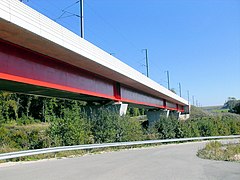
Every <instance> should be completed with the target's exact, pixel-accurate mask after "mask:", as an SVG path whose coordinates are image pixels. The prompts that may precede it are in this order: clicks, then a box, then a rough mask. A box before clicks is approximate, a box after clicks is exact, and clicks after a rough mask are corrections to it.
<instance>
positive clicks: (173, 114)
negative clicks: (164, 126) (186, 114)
mask: <svg viewBox="0 0 240 180" xmlns="http://www.w3.org/2000/svg"><path fill="white" fill-rule="evenodd" d="M169 115H170V116H172V117H176V118H177V119H178V120H179V119H180V115H181V112H179V111H170V113H169Z"/></svg>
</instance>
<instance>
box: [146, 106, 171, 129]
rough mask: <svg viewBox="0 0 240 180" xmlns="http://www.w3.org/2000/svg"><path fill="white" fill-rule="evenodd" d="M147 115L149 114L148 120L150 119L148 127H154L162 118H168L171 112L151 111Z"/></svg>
mask: <svg viewBox="0 0 240 180" xmlns="http://www.w3.org/2000/svg"><path fill="white" fill-rule="evenodd" d="M146 114H147V119H148V125H149V126H152V125H153V124H154V122H156V121H159V120H160V117H166V118H168V116H169V110H163V109H154V110H153V109H149V110H148V111H147V113H146Z"/></svg>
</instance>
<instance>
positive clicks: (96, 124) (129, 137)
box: [91, 109, 143, 143]
mask: <svg viewBox="0 0 240 180" xmlns="http://www.w3.org/2000/svg"><path fill="white" fill-rule="evenodd" d="M91 122H92V132H93V135H94V140H95V142H96V143H103V142H120V141H134V140H141V139H142V138H143V131H142V128H141V125H140V123H139V122H137V121H135V120H133V119H131V118H130V117H128V116H124V117H120V116H119V115H118V114H117V113H114V112H112V111H110V110H106V109H105V110H104V109H99V111H98V112H97V113H95V114H93V115H92V117H91Z"/></svg>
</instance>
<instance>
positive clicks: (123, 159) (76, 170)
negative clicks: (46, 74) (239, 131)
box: [0, 142, 240, 180]
mask: <svg viewBox="0 0 240 180" xmlns="http://www.w3.org/2000/svg"><path fill="white" fill-rule="evenodd" d="M204 144H205V143H204V142H194V143H184V144H171V145H162V146H159V147H151V148H142V149H133V150H123V151H118V152H108V153H103V154H94V155H86V156H82V157H78V158H68V159H54V160H45V161H38V162H30V163H29V162H28V163H17V164H1V165H0V180H8V179H11V180H13V179H14V180H18V179H19V180H48V179H54V180H55V179H56V180H62V179H64V180H72V179H76V180H79V179H84V180H87V179H94V180H99V179H101V180H108V179H109V180H115V179H121V180H125V179H137V180H141V179H144V180H148V179H164V180H165V179H184V180H187V179H209V180H212V179H223V180H227V179H231V180H233V179H236V180H240V163H235V162H222V161H211V160H204V159H200V158H198V157H197V156H196V152H197V150H198V149H199V148H201V147H203V146H204Z"/></svg>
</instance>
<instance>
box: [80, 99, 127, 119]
mask: <svg viewBox="0 0 240 180" xmlns="http://www.w3.org/2000/svg"><path fill="white" fill-rule="evenodd" d="M100 108H102V109H106V110H109V111H111V112H114V113H118V114H119V115H120V116H124V115H126V114H127V108H128V104H125V103H122V102H109V103H107V104H104V105H93V104H90V105H86V106H85V107H84V108H83V110H84V111H85V113H86V114H87V116H89V117H91V116H92V115H93V114H96V113H98V111H99V109H100Z"/></svg>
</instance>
